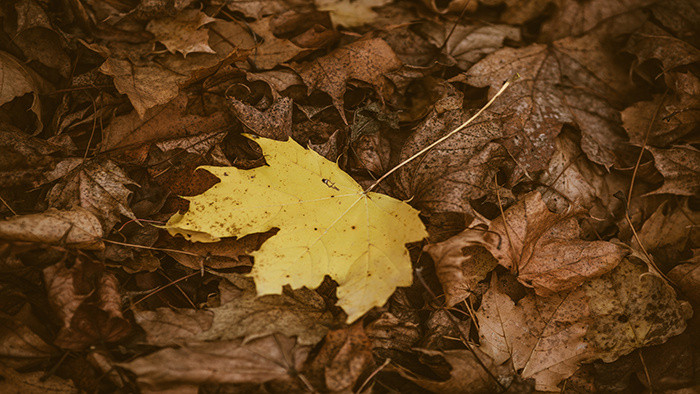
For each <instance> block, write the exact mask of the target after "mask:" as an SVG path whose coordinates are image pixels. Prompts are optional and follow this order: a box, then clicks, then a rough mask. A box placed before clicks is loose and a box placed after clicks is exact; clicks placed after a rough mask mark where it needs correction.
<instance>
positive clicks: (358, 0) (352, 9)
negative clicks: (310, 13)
mask: <svg viewBox="0 0 700 394" xmlns="http://www.w3.org/2000/svg"><path fill="white" fill-rule="evenodd" d="M391 2H392V0H355V1H352V0H314V3H315V4H316V8H317V9H318V10H319V11H328V12H329V13H330V14H331V20H332V21H333V25H334V26H338V25H340V26H345V27H357V26H362V25H364V24H367V23H371V22H372V21H373V20H374V19H375V18H377V17H378V16H379V14H377V13H376V12H374V10H372V8H374V7H381V6H384V5H387V4H389V3H391Z"/></svg>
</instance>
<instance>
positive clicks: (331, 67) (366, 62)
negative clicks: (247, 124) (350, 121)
mask: <svg viewBox="0 0 700 394" xmlns="http://www.w3.org/2000/svg"><path fill="white" fill-rule="evenodd" d="M401 65H402V63H401V61H400V60H399V58H398V57H396V54H395V53H394V51H392V49H391V47H389V45H388V44H387V43H386V42H385V41H384V40H382V39H380V38H373V39H368V40H361V41H355V42H353V43H351V44H348V45H346V46H344V47H341V48H338V49H336V50H335V51H333V52H331V53H329V54H328V55H326V56H323V57H321V58H318V59H317V60H315V61H313V62H309V63H305V64H300V65H297V66H296V67H295V70H296V71H297V72H298V73H299V75H300V76H301V78H302V79H303V80H304V83H305V84H306V86H307V87H308V88H309V90H310V91H313V90H320V91H323V92H326V93H328V95H329V96H331V100H333V105H334V106H335V107H336V108H337V109H338V112H340V116H341V117H342V118H343V120H344V121H345V123H347V120H345V109H344V108H343V103H344V99H343V95H344V94H345V86H346V84H347V83H348V82H350V81H351V80H359V81H362V82H366V83H368V84H370V85H372V86H373V87H374V88H375V89H377V90H378V92H379V94H380V95H381V96H382V97H384V96H385V95H386V94H388V93H389V92H390V84H389V81H388V79H386V78H385V76H384V74H386V73H388V72H389V71H392V70H396V69H398V68H399V67H401Z"/></svg>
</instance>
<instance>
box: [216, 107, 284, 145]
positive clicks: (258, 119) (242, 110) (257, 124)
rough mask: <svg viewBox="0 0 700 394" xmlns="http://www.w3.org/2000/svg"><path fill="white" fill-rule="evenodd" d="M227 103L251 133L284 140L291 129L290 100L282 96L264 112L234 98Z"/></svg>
mask: <svg viewBox="0 0 700 394" xmlns="http://www.w3.org/2000/svg"><path fill="white" fill-rule="evenodd" d="M229 103H230V104H231V108H232V110H233V113H234V114H235V115H236V116H237V117H238V120H240V121H241V123H243V124H244V125H245V127H246V128H247V129H249V130H250V131H252V132H253V133H255V134H257V135H259V136H261V137H265V138H272V139H275V140H286V139H287V137H289V136H290V133H291V131H292V100H291V99H289V98H286V97H282V98H280V99H279V100H277V101H275V102H274V103H273V104H272V105H271V106H270V108H268V109H267V110H265V111H264V112H261V111H259V110H258V109H256V108H255V107H253V106H250V105H248V104H246V103H244V102H241V101H238V100H236V99H230V100H229Z"/></svg>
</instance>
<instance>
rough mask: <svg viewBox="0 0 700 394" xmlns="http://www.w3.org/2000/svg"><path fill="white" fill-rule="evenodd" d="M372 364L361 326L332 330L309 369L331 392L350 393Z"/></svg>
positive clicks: (365, 336) (369, 348)
mask: <svg viewBox="0 0 700 394" xmlns="http://www.w3.org/2000/svg"><path fill="white" fill-rule="evenodd" d="M372 365H374V359H373V357H372V342H371V341H370V340H369V338H367V335H366V334H365V331H364V328H362V323H355V324H353V325H352V326H350V327H348V328H342V329H339V330H333V331H331V332H329V333H328V335H326V338H325V340H324V342H323V346H322V347H321V350H319V352H318V354H317V355H316V357H315V358H314V359H313V361H312V362H311V364H310V369H311V370H312V371H314V372H316V373H317V374H319V375H321V376H322V377H323V384H324V385H325V387H326V388H327V389H328V390H330V391H331V392H339V391H344V390H352V388H353V386H354V385H356V384H357V382H358V380H359V379H360V377H362V376H363V375H366V372H367V369H368V368H369V367H371V366H372Z"/></svg>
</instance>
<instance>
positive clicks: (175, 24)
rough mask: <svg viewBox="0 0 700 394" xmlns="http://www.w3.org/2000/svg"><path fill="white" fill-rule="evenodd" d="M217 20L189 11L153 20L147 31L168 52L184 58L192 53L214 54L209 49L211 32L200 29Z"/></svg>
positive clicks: (197, 11) (195, 11)
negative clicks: (178, 54) (181, 55)
mask: <svg viewBox="0 0 700 394" xmlns="http://www.w3.org/2000/svg"><path fill="white" fill-rule="evenodd" d="M214 21H215V19H214V18H211V17H209V16H208V15H207V14H205V13H203V12H202V11H199V10H193V9H188V10H184V11H181V12H179V13H178V14H176V15H175V16H168V17H165V18H159V19H153V20H151V21H150V22H149V23H148V26H146V30H148V31H149V32H151V33H153V35H154V36H155V37H156V39H157V40H158V41H160V42H161V43H163V45H165V47H166V48H168V51H170V52H172V53H175V52H180V53H182V54H183V55H184V56H187V54H188V53H192V52H205V53H214V50H213V49H211V48H210V47H209V32H208V31H207V30H206V29H200V28H201V27H202V26H204V25H206V24H208V23H211V22H214Z"/></svg>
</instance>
